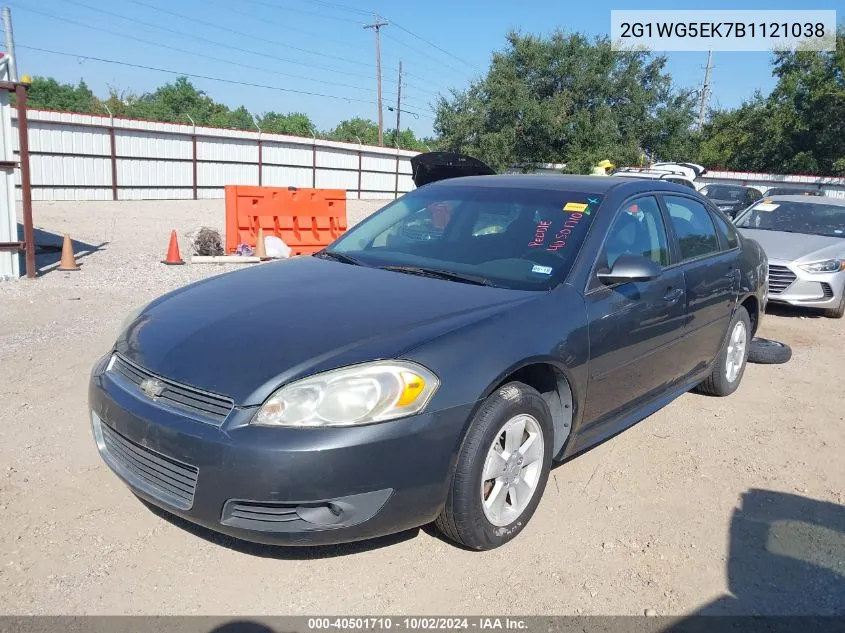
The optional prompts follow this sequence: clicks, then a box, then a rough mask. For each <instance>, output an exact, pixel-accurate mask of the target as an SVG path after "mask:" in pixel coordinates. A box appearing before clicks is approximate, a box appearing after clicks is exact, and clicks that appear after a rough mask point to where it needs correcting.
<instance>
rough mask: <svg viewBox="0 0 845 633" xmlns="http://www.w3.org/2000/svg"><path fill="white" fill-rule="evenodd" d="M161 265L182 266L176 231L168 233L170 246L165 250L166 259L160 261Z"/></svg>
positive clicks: (182, 261)
mask: <svg viewBox="0 0 845 633" xmlns="http://www.w3.org/2000/svg"><path fill="white" fill-rule="evenodd" d="M161 263H162V264H167V265H168V266H176V265H180V264H184V263H185V262H184V260H183V259H182V256H181V255H180V254H179V240H178V239H176V231H170V246H168V248H167V259H163V260H161Z"/></svg>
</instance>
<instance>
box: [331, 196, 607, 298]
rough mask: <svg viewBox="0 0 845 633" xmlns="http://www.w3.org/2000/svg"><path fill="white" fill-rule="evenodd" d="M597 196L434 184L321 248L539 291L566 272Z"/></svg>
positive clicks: (369, 262)
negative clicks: (327, 246)
mask: <svg viewBox="0 0 845 633" xmlns="http://www.w3.org/2000/svg"><path fill="white" fill-rule="evenodd" d="M602 200H603V196H602V194H592V193H584V192H575V191H553V190H537V189H521V188H513V187H490V186H485V187H473V186H462V185H453V184H436V185H432V186H426V187H420V188H419V189H415V190H413V191H411V192H410V193H408V194H406V195H405V196H403V197H402V198H399V199H398V200H396V201H394V202H391V203H390V204H388V205H387V206H386V207H384V208H382V209H381V210H380V211H378V212H377V213H375V214H373V215H372V216H370V217H369V218H367V219H366V220H364V221H362V222H360V223H358V224H357V225H355V226H354V227H352V228H351V229H349V230H348V231H347V232H346V233H345V234H344V235H343V236H342V237H341V238H339V239H338V240H336V241H335V243H334V244H332V245H331V246H330V247H329V248H328V249H327V250H330V251H335V252H339V253H343V254H345V255H349V256H351V257H354V258H356V259H358V260H360V261H362V262H364V263H365V264H367V265H371V266H379V267H381V266H414V267H420V268H429V269H437V270H440V271H447V272H452V273H459V274H463V275H472V276H475V277H481V278H484V279H486V280H488V281H489V282H490V284H491V285H494V286H499V287H505V288H512V289H523V290H539V289H545V288H548V287H549V286H550V285H552V284H554V283H557V282H558V281H560V280H562V279H563V278H564V277H566V275H567V274H568V273H569V270H570V268H571V267H572V264H573V262H574V261H575V257H576V255H577V254H578V251H579V250H580V248H581V245H582V244H583V241H584V237H585V236H586V234H587V230H588V229H589V227H590V225H591V223H592V220H593V218H594V217H595V216H594V214H595V211H596V209H597V208H598V207H599V205H600V204H601V202H602Z"/></svg>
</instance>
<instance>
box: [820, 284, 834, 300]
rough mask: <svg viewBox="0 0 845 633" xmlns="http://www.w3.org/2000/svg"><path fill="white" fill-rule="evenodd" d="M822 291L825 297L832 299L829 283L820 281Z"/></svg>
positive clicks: (831, 289)
mask: <svg viewBox="0 0 845 633" xmlns="http://www.w3.org/2000/svg"><path fill="white" fill-rule="evenodd" d="M822 292H823V293H824V298H825V299H833V288H831V286H830V284H828V283H825V282H822Z"/></svg>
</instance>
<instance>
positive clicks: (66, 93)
mask: <svg viewBox="0 0 845 633" xmlns="http://www.w3.org/2000/svg"><path fill="white" fill-rule="evenodd" d="M27 104H28V105H29V107H30V108H42V109H45V110H60V111H62V112H95V111H96V110H97V105H98V100H97V97H95V96H94V93H93V92H91V89H90V88H89V87H88V85H87V84H86V83H85V81H84V80H82V79H80V80H79V83H78V84H77V85H76V86H74V85H72V84H63V83H59V82H58V81H56V80H55V79H53V78H51V77H33V78H32V84H31V85H30V87H29V91H28V93H27Z"/></svg>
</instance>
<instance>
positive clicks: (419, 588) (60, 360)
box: [0, 200, 845, 615]
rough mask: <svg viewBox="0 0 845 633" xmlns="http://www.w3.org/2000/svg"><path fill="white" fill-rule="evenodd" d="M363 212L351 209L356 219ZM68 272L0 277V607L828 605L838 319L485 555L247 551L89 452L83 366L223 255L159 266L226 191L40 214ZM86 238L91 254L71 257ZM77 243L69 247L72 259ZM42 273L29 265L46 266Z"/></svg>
mask: <svg viewBox="0 0 845 633" xmlns="http://www.w3.org/2000/svg"><path fill="white" fill-rule="evenodd" d="M378 206H379V203H369V202H366V203H365V202H357V201H352V202H350V212H349V213H350V219H351V221H352V222H354V221H355V220H357V219H360V218H361V217H364V216H365V215H366V214H367V213H369V212H371V211H372V210H374V209H375V208H377V207H378ZM35 221H36V226H37V227H38V228H39V229H42V230H47V231H51V232H53V233H55V234H57V235H61V234H62V233H63V232H65V231H67V232H69V233H70V234H71V236H72V237H73V238H74V240H77V241H78V243H77V244H76V249H77V256H78V261H79V262H80V263H81V264H82V270H81V271H79V272H76V273H62V272H58V271H55V270H50V271H48V272H46V273H45V274H44V275H43V276H42V277H41V278H39V279H38V280H36V281H27V280H21V281H16V282H6V283H0V366H2V368H3V370H2V374H0V375H1V376H2V382H0V396H2V397H0V517H2V530H0V596H2V598H0V612H2V613H6V614H28V613H33V614H156V613H159V614H199V613H202V614H214V615H230V614H231V615H233V614H244V613H251V614H256V615H272V614H279V615H282V614H324V613H333V614H340V615H348V614H367V613H369V614H398V613H415V614H497V615H509V614H514V615H520V614H521V615H525V614H643V613H644V611H645V610H650V611H649V613H656V614H673V615H682V614H688V613H695V612H708V613H754V612H758V613H839V614H842V613H843V609H845V511H843V503H845V497H843V495H844V494H845V459H843V457H842V456H843V450H845V424H843V416H845V392H843V389H842V382H841V381H842V367H843V362H842V350H843V349H845V322H843V321H833V320H827V319H820V318H814V317H808V318H804V317H803V316H801V315H798V313H793V312H784V311H778V312H776V313H774V314H770V315H767V316H766V318H765V319H764V325H763V330H762V333H761V334H762V335H763V336H769V337H772V338H777V339H780V340H784V341H786V342H788V343H789V344H790V345H792V346H793V351H794V357H793V360H792V361H791V362H790V363H788V364H785V365H777V366H764V365H749V367H748V370H747V372H746V375H745V379H744V381H743V384H742V387H741V388H740V390H739V391H738V392H737V393H736V394H734V395H733V396H732V397H730V398H724V399H715V398H706V397H702V396H697V395H693V394H688V395H685V396H683V397H682V398H680V399H678V400H676V401H675V402H673V403H672V404H670V405H669V406H668V407H666V408H665V409H663V410H662V411H660V412H658V413H657V414H655V415H653V416H651V417H650V418H648V419H647V420H644V421H643V422H642V423H640V424H638V425H637V426H635V427H634V428H632V429H630V430H629V431H627V432H625V433H623V434H622V435H620V436H618V437H617V438H615V439H613V440H611V441H610V442H607V443H605V444H603V445H602V446H599V447H597V448H596V449H594V450H592V451H590V452H589V453H587V454H585V455H583V456H581V457H578V458H577V459H575V460H572V461H570V462H568V463H567V464H564V465H563V466H560V467H558V468H557V469H555V470H554V471H553V476H552V477H551V478H550V479H549V484H548V488H547V489H546V494H545V496H544V498H543V501H542V502H541V504H540V507H539V509H538V511H537V513H536V515H535V517H534V518H533V520H532V521H531V523H530V524H529V526H528V528H527V529H526V530H525V531H524V532H523V533H522V534H521V535H520V537H519V538H518V539H517V540H516V541H514V542H512V543H511V544H509V545H508V546H506V547H504V548H501V549H498V550H495V551H492V552H487V553H470V552H465V551H462V550H460V549H457V548H454V547H453V546H451V545H450V544H448V543H446V542H444V541H443V540H441V539H439V538H437V537H436V536H435V535H433V533H431V532H430V531H429V530H428V529H424V530H419V531H416V530H415V531H412V532H408V533H404V534H401V535H398V536H396V537H391V538H387V539H381V540H377V541H374V542H369V543H362V544H354V545H350V546H340V547H330V548H323V549H317V548H306V549H281V548H269V547H260V546H251V545H248V544H243V543H238V542H235V541H232V540H230V539H226V538H221V537H217V536H215V535H212V534H210V533H208V532H205V531H202V530H198V529H193V528H190V527H188V526H185V525H184V524H182V523H179V522H173V521H169V520H167V519H166V518H164V517H162V516H161V515H160V514H157V513H154V512H151V511H150V510H149V509H148V508H147V507H146V506H144V505H142V504H141V503H139V502H138V500H137V499H136V498H135V497H134V496H133V495H132V494H131V493H130V492H129V491H128V490H127V489H126V488H125V487H124V486H123V484H121V483H120V482H119V481H118V480H117V478H116V477H115V476H114V475H112V473H111V472H110V471H109V470H108V469H107V467H106V466H105V465H104V464H103V463H102V461H101V460H100V458H99V456H98V455H97V452H96V450H95V447H94V444H93V441H92V439H91V435H90V431H89V421H88V417H87V413H86V398H87V394H86V385H87V378H88V372H89V370H90V368H91V365H92V363H93V362H94V360H95V359H96V358H97V357H98V356H99V355H100V354H101V353H102V352H103V350H105V349H107V348H108V346H109V345H110V343H111V342H112V340H113V338H114V336H115V335H116V334H117V330H118V327H119V325H120V323H121V321H122V319H123V317H124V316H125V314H126V313H127V312H129V311H130V310H131V309H132V308H134V307H136V306H138V305H140V304H143V303H145V302H147V301H149V300H150V299H152V298H153V297H155V296H157V295H159V294H161V293H163V292H165V291H168V290H170V289H172V288H175V287H178V286H181V285H183V284H186V283H188V282H191V281H194V280H197V279H200V278H202V277H205V276H208V275H213V274H218V273H220V272H224V271H226V270H231V269H233V268H235V267H236V265H230V266H208V265H186V266H180V267H167V266H164V265H162V264H160V263H159V260H161V259H162V258H163V256H164V254H165V251H166V249H167V240H168V237H169V232H170V230H171V229H174V228H175V229H176V230H177V231H179V236H180V246H181V249H182V255H183V257H186V256H187V255H188V243H187V240H186V239H185V235H186V233H187V232H188V231H192V230H195V229H197V228H198V227H199V226H201V225H208V226H213V227H217V228H221V229H222V226H223V202H222V201H219V200H215V201H199V202H194V201H189V202H173V201H162V202H139V203H134V202H123V203H52V204H50V203H41V204H36V207H35ZM84 244H87V245H89V246H87V247H86V246H84ZM86 249H88V250H93V252H91V253H90V254H85V253H84V252H83V251H84V250H86ZM42 263H45V262H42Z"/></svg>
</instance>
